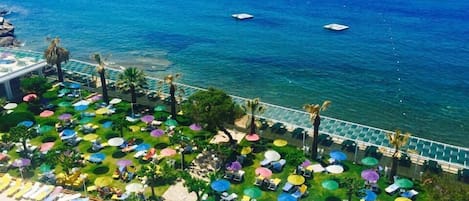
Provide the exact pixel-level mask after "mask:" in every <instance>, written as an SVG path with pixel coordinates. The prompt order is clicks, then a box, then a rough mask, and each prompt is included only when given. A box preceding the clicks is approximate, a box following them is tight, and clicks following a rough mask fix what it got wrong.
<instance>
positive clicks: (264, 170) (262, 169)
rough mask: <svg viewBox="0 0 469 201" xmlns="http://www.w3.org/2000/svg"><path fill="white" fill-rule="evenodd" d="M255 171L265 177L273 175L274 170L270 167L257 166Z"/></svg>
mask: <svg viewBox="0 0 469 201" xmlns="http://www.w3.org/2000/svg"><path fill="white" fill-rule="evenodd" d="M255 172H256V175H260V176H262V177H265V178H268V177H270V176H272V170H270V169H269V168H265V167H258V168H256V171H255Z"/></svg>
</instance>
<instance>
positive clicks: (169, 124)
mask: <svg viewBox="0 0 469 201" xmlns="http://www.w3.org/2000/svg"><path fill="white" fill-rule="evenodd" d="M164 125H166V126H177V125H178V122H177V121H176V120H174V119H168V120H166V121H165V122H164Z"/></svg>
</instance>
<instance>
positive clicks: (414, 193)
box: [400, 189, 419, 199]
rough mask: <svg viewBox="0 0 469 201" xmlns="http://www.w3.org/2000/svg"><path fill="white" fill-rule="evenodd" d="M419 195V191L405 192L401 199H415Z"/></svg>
mask: <svg viewBox="0 0 469 201" xmlns="http://www.w3.org/2000/svg"><path fill="white" fill-rule="evenodd" d="M418 194H419V192H418V191H416V190H414V189H412V190H410V191H406V192H403V193H401V194H400V196H401V197H406V198H409V199H414V197H415V196H417V195H418Z"/></svg>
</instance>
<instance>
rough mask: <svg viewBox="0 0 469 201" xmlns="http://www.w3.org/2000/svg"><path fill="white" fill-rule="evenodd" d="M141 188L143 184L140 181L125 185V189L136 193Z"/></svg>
mask: <svg viewBox="0 0 469 201" xmlns="http://www.w3.org/2000/svg"><path fill="white" fill-rule="evenodd" d="M142 190H143V185H142V184H140V183H131V184H127V186H125V191H127V192H130V193H136V192H139V191H142Z"/></svg>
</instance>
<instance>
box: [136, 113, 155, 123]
mask: <svg viewBox="0 0 469 201" xmlns="http://www.w3.org/2000/svg"><path fill="white" fill-rule="evenodd" d="M140 120H141V121H143V122H145V123H147V124H148V123H150V122H152V121H153V120H155V117H154V116H153V115H145V116H143V117H142V118H140Z"/></svg>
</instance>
